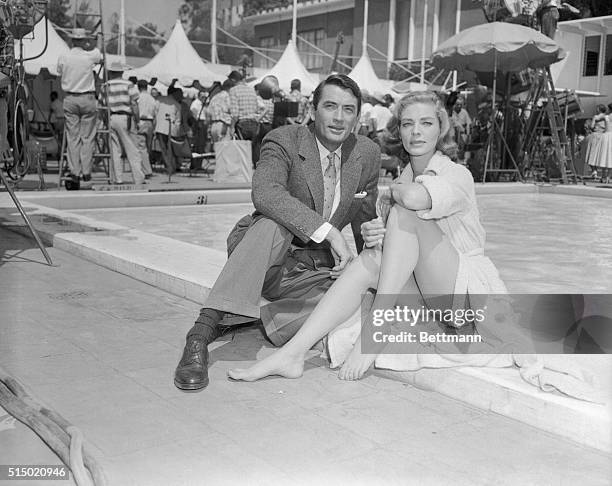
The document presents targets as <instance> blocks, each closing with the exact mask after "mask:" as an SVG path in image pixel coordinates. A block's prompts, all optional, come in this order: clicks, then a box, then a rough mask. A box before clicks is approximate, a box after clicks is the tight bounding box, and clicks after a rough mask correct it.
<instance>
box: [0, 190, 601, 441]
mask: <svg viewBox="0 0 612 486" xmlns="http://www.w3.org/2000/svg"><path fill="white" fill-rule="evenodd" d="M477 194H478V197H479V200H486V202H487V204H485V205H484V207H483V208H482V210H481V212H482V217H483V223H484V225H485V228H486V229H487V232H488V236H489V243H488V246H487V251H488V253H489V255H490V256H491V257H492V259H493V260H494V262H495V263H496V264H497V265H498V267H499V268H500V271H501V273H502V277H503V278H504V280H505V281H506V283H507V285H508V287H509V289H510V290H511V291H513V292H529V291H532V292H555V291H556V292H563V291H565V292H587V291H590V292H601V293H610V290H611V289H612V270H611V269H612V262H610V261H608V260H604V261H602V259H601V256H602V254H603V255H612V248H611V244H612V243H611V242H612V227H611V226H612V225H610V224H607V225H605V224H604V225H597V224H595V225H594V224H593V223H594V222H596V221H599V222H602V221H610V217H609V214H610V213H609V211H610V210H612V190H610V189H605V188H593V187H581V186H556V187H552V186H549V187H546V186H535V185H529V184H486V185H478V186H477ZM500 194H503V195H506V196H507V197H506V199H503V198H496V197H495V196H496V195H500ZM568 195H570V196H574V195H575V196H581V197H575V198H573V197H572V198H569V200H568V198H567V196H568ZM19 197H20V200H21V201H22V203H23V204H24V206H26V207H27V208H28V212H29V213H30V214H31V217H33V218H34V219H35V220H36V225H37V227H38V228H39V230H40V231H41V233H42V234H43V237H44V238H45V239H46V241H47V242H48V243H49V244H51V245H52V246H53V247H54V248H56V249H60V250H64V251H66V252H68V253H70V254H72V255H76V256H79V257H82V258H85V259H87V260H90V261H92V262H94V263H96V264H98V265H101V266H104V267H106V268H109V269H111V270H114V271H116V272H119V273H122V274H124V275H129V276H131V277H133V278H136V279H138V280H140V281H142V282H145V283H148V284H150V285H153V286H154V287H156V288H158V289H161V290H164V291H167V292H169V293H171V294H173V295H175V296H178V297H182V298H186V299H189V300H191V301H193V302H202V301H203V299H204V297H205V295H206V294H207V292H208V289H209V288H210V286H211V285H212V284H213V282H214V280H215V278H216V276H217V274H218V272H219V271H220V269H221V267H222V265H223V263H224V262H225V253H224V252H223V251H222V246H221V247H220V245H222V243H223V238H224V235H225V234H226V233H227V230H228V229H229V228H227V225H228V224H233V222H235V220H236V219H237V218H236V217H235V216H236V214H237V215H238V216H240V215H241V214H244V213H246V212H248V207H249V206H248V201H249V199H250V196H249V191H248V190H244V189H243V190H240V189H236V190H224V191H215V190H197V191H181V192H180V193H169V192H160V193H138V194H131V193H104V194H93V193H91V192H88V193H85V192H79V193H71V194H68V193H66V192H58V193H27V194H24V193H20V194H19ZM498 199H499V200H498ZM536 202H537V203H538V204H540V205H543V207H544V213H548V214H549V216H550V215H551V214H553V215H554V212H555V210H557V211H558V213H557V214H558V217H557V219H554V218H553V220H554V221H553V222H552V223H551V222H550V220H549V218H546V217H545V216H546V214H544V215H543V214H540V213H533V214H532V213H529V212H528V211H529V208H530V207H532V206H533V205H534V203H536ZM142 204H145V205H147V206H149V207H150V206H156V207H157V209H156V210H155V214H157V215H158V219H159V220H160V221H161V223H160V224H158V225H156V224H155V223H149V226H148V227H145V228H143V229H138V224H137V223H138V220H139V219H141V218H140V217H139V216H138V215H139V214H140V213H142V212H143V211H148V212H149V213H150V209H149V210H145V209H142V208H141V209H138V206H140V205H142ZM215 204H224V205H223V206H211V205H215ZM176 205H180V207H177V206H176ZM168 206H173V207H171V208H169V207H168ZM582 206H585V207H584V208H583V207H582ZM126 207H132V208H133V209H129V210H128V209H124V210H118V211H115V212H118V213H123V214H119V216H116V215H115V216H113V215H112V213H113V210H112V208H126ZM54 208H59V209H54ZM75 208H80V209H79V210H76V209H75ZM84 208H85V209H84ZM101 208H106V209H101ZM108 208H111V209H108ZM231 208H234V209H235V211H234V212H232V211H230V209H231ZM211 209H215V210H220V211H221V212H222V213H224V215H225V219H224V221H225V223H224V224H225V225H226V226H223V225H221V226H216V227H212V228H209V229H207V230H205V231H207V232H210V233H215V234H217V235H221V238H220V239H218V240H217V241H216V242H212V243H210V244H208V243H205V244H207V245H208V246H202V243H199V242H195V243H194V242H193V241H192V240H190V238H191V239H192V238H193V234H191V235H189V234H187V235H182V236H181V235H177V234H176V230H174V232H173V230H172V228H171V227H167V228H164V227H163V226H164V221H169V220H170V221H174V224H175V227H176V222H177V218H179V216H181V214H182V216H183V217H185V218H194V217H196V216H197V214H198V213H200V212H201V211H207V210H208V211H210V210H211ZM0 210H2V211H3V213H2V216H3V217H2V218H1V219H4V220H5V222H6V221H10V220H12V221H13V223H12V224H14V225H16V226H22V224H21V223H20V219H19V217H18V215H17V217H15V215H16V213H17V211H16V209H14V206H13V205H12V202H11V201H10V199H8V195H7V194H0ZM71 210H72V211H71ZM131 212H133V213H134V215H135V216H134V217H133V218H132V219H135V221H132V222H129V221H127V220H129V219H130V213H131ZM139 212H140V213H139ZM589 218H592V220H589ZM113 219H115V220H116V221H119V222H120V223H121V224H117V223H113V222H109V221H113ZM213 219H214V220H219V214H214V215H210V217H209V219H208V221H209V222H210V221H212V220H213ZM221 219H223V218H221ZM126 221H127V223H126ZM199 222H200V223H201V224H204V225H205V224H206V221H199ZM8 224H11V223H8ZM560 224H561V225H564V226H563V228H560V227H558V226H559V225H560ZM547 225H548V226H549V227H548V228H547ZM145 226H146V225H145ZM230 227H231V226H230ZM12 229H18V228H16V227H15V226H13V228H12ZM20 231H23V228H21V230H20ZM538 233H539V235H540V238H538ZM177 237H178V238H179V239H177ZM181 238H182V240H183V241H181ZM593 241H596V242H597V244H596V245H595V246H593V245H592V244H591V245H590V246H589V244H590V242H591V243H592V242H593ZM544 257H545V258H544ZM561 264H563V265H564V267H563V272H560V271H559V267H560V265H561ZM551 276H552V277H551ZM587 289H588V290H587ZM606 358H607V357H606ZM609 363H610V362H609V361H608V362H607V364H608V365H609ZM608 368H609V366H608ZM330 373H331V372H330ZM377 373H378V372H377ZM383 374H384V375H385V376H391V377H393V376H395V375H394V374H393V373H383ZM402 379H404V380H408V381H409V382H411V383H413V384H415V385H418V386H421V387H427V388H428V389H433V390H436V391H439V392H440V393H442V394H444V395H447V396H449V397H452V398H455V399H458V400H462V401H464V402H466V403H469V404H470V405H472V406H475V407H477V408H479V409H483V410H486V411H492V412H496V413H499V414H502V415H505V416H508V417H512V418H514V419H517V420H519V421H521V422H524V423H527V424H529V425H532V426H535V427H537V428H539V429H540V430H544V431H548V432H553V433H556V434H559V435H562V436H564V437H567V438H570V439H571V440H574V441H576V442H578V443H581V444H585V445H588V446H590V447H595V448H597V449H600V450H602V451H607V452H609V451H610V449H611V445H610V444H611V440H610V438H611V435H612V432H611V425H610V410H609V408H606V407H605V406H602V405H596V404H590V403H587V402H580V401H578V400H574V399H571V398H567V397H564V396H561V395H559V394H551V393H544V392H540V391H538V390H535V389H534V388H532V387H530V386H529V385H527V384H525V383H523V382H522V381H521V380H520V378H518V374H517V373H516V370H511V369H507V370H475V369H469V368H463V369H456V370H444V371H440V370H422V371H419V372H417V373H413V374H411V376H409V377H406V376H404V377H402Z"/></svg>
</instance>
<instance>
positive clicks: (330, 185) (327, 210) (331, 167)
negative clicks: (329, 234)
mask: <svg viewBox="0 0 612 486" xmlns="http://www.w3.org/2000/svg"><path fill="white" fill-rule="evenodd" d="M335 158H336V153H335V152H331V153H330V154H329V155H328V156H327V160H328V161H329V164H328V165H327V168H326V169H325V173H324V174H323V189H324V191H325V192H324V199H323V219H325V221H329V218H330V216H331V213H332V206H333V205H334V195H335V193H336V164H335V163H334V162H335Z"/></svg>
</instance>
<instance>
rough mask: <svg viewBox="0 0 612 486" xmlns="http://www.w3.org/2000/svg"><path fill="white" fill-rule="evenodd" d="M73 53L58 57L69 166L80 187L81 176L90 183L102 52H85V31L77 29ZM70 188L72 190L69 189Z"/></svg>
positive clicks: (73, 39) (86, 39)
mask: <svg viewBox="0 0 612 486" xmlns="http://www.w3.org/2000/svg"><path fill="white" fill-rule="evenodd" d="M71 38H72V49H70V51H69V52H68V53H67V54H64V55H62V56H60V57H59V59H58V61H57V72H58V74H59V75H60V76H61V85H62V90H64V93H65V97H64V120H65V128H66V139H67V144H68V165H69V166H70V174H71V177H72V181H73V182H74V183H75V184H73V185H72V187H73V188H74V187H75V186H78V181H79V175H80V174H82V175H83V180H84V181H89V180H90V179H91V167H92V160H93V150H94V141H95V137H96V121H97V118H98V117H97V103H96V88H95V78H94V72H93V70H94V67H95V65H96V64H99V63H100V62H101V61H102V53H101V52H100V50H99V49H97V48H94V49H92V50H86V49H85V47H86V46H87V44H88V41H89V39H88V37H87V34H86V32H85V29H81V28H77V29H74V31H73V32H72V35H71ZM67 188H69V186H68V185H67Z"/></svg>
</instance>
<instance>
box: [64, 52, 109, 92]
mask: <svg viewBox="0 0 612 486" xmlns="http://www.w3.org/2000/svg"><path fill="white" fill-rule="evenodd" d="M100 61H102V53H101V52H100V50H99V49H98V48H95V49H92V50H91V51H86V50H84V49H81V48H80V47H73V48H72V49H70V52H68V54H64V55H62V56H60V57H59V59H58V60H57V72H58V74H59V75H60V76H61V77H62V89H63V90H64V91H65V92H69V93H87V92H89V91H95V89H96V88H95V82H94V75H93V69H94V66H95V65H96V64H98V63H99V62H100Z"/></svg>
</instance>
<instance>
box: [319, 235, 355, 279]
mask: <svg viewBox="0 0 612 486" xmlns="http://www.w3.org/2000/svg"><path fill="white" fill-rule="evenodd" d="M326 240H327V241H329V244H330V245H331V250H332V255H334V260H335V262H336V266H335V267H334V268H332V270H331V278H334V279H336V278H338V277H339V276H340V275H341V274H342V271H343V270H344V269H345V268H346V266H347V265H348V264H349V263H350V262H351V260H352V259H353V258H355V255H354V254H353V251H352V250H351V249H350V247H349V246H348V243H347V242H346V239H345V238H344V236H342V233H340V231H339V230H338V229H337V228H333V227H332V229H331V230H329V233H328V234H327V238H326Z"/></svg>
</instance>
